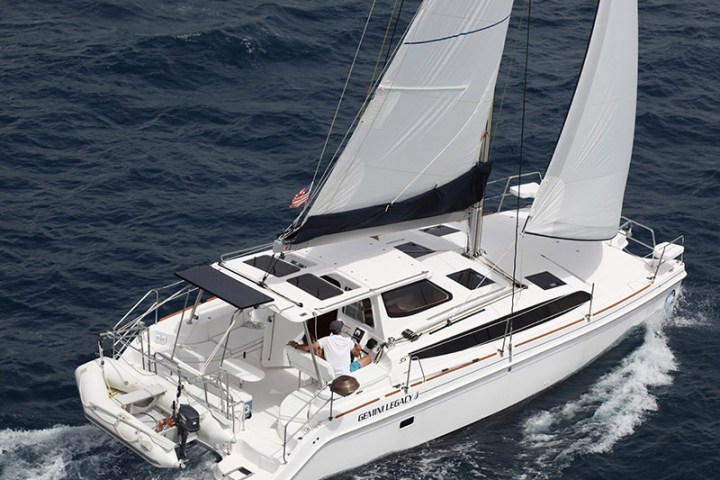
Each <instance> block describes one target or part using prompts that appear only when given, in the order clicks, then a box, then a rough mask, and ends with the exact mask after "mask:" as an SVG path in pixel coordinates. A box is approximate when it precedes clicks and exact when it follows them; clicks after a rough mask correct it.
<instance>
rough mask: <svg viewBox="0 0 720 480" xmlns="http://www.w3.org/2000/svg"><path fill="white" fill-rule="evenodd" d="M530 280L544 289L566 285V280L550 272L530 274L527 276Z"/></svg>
mask: <svg viewBox="0 0 720 480" xmlns="http://www.w3.org/2000/svg"><path fill="white" fill-rule="evenodd" d="M525 278H526V279H527V280H528V281H530V282H532V283H534V284H535V285H537V286H538V287H540V288H542V289H543V290H550V289H551V288H555V287H559V286H561V285H565V282H563V281H562V280H560V279H559V278H558V277H556V276H555V275H553V274H552V273H550V272H540V273H536V274H534V275H528V276H527V277H525Z"/></svg>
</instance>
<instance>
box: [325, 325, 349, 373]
mask: <svg viewBox="0 0 720 480" xmlns="http://www.w3.org/2000/svg"><path fill="white" fill-rule="evenodd" d="M318 345H320V347H321V348H322V349H323V353H324V354H325V360H327V361H328V362H329V363H330V365H332V367H333V371H334V372H335V376H336V377H339V376H340V375H348V374H350V361H351V358H350V352H351V351H352V349H353V348H355V342H354V341H353V340H352V339H351V338H349V337H343V336H342V335H334V334H331V335H330V336H329V337H323V338H321V339H320V340H318Z"/></svg>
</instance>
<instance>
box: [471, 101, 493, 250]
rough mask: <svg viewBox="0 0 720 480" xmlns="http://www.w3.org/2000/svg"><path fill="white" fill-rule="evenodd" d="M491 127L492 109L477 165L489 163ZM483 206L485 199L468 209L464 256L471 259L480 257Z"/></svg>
mask: <svg viewBox="0 0 720 480" xmlns="http://www.w3.org/2000/svg"><path fill="white" fill-rule="evenodd" d="M491 126H492V109H491V110H490V116H489V117H488V121H487V124H486V125H485V131H484V132H483V134H482V137H481V139H480V142H481V145H480V156H479V157H478V165H480V164H481V163H487V162H489V161H490V129H491ZM484 205H485V197H483V198H482V199H480V201H479V202H477V203H476V204H474V205H473V206H472V207H471V208H470V212H469V218H468V237H467V248H466V250H465V255H467V256H469V257H473V258H477V257H479V256H480V255H481V253H482V250H481V249H480V243H481V239H482V219H483V206H484Z"/></svg>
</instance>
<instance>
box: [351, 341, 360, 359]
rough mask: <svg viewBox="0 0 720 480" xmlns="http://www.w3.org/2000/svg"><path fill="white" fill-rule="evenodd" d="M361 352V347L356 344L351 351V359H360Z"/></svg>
mask: <svg viewBox="0 0 720 480" xmlns="http://www.w3.org/2000/svg"><path fill="white" fill-rule="evenodd" d="M361 351H362V347H361V346H360V344H359V343H356V344H355V346H354V347H353V349H352V354H353V357H355V358H358V357H360V352H361Z"/></svg>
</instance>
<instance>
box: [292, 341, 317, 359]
mask: <svg viewBox="0 0 720 480" xmlns="http://www.w3.org/2000/svg"><path fill="white" fill-rule="evenodd" d="M287 344H288V345H289V346H291V347H293V348H294V349H295V350H302V351H303V352H309V351H310V345H305V344H304V343H298V342H296V341H295V340H290V341H289V342H288V343H287ZM312 345H313V348H314V349H315V354H316V355H318V356H321V357H322V350H321V349H320V346H319V345H318V342H317V341H315V342H313V344H312Z"/></svg>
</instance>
